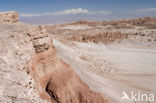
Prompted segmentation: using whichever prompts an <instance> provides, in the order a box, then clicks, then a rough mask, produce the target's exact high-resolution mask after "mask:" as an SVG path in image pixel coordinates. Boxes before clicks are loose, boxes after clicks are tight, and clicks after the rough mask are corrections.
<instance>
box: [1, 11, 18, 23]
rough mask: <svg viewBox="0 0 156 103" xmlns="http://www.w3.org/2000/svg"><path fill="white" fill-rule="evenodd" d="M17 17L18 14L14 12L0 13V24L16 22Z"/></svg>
mask: <svg viewBox="0 0 156 103" xmlns="http://www.w3.org/2000/svg"><path fill="white" fill-rule="evenodd" d="M18 20H19V16H18V13H17V12H15V11H12V12H2V13H0V23H4V22H11V23H13V22H18Z"/></svg>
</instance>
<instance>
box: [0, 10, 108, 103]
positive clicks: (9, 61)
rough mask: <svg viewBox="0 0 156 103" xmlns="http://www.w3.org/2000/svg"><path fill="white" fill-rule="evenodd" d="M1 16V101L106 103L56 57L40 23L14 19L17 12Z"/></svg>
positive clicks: (16, 17)
mask: <svg viewBox="0 0 156 103" xmlns="http://www.w3.org/2000/svg"><path fill="white" fill-rule="evenodd" d="M5 16H6V19H4V18H3V17H5ZM7 16H9V17H8V18H7ZM0 18H3V19H0V20H1V22H3V23H1V24H0V39H1V41H0V44H1V45H0V84H1V85H0V102H3V103H4V102H7V103H10V102H16V103H21V102H22V103H47V101H49V102H52V103H107V101H106V100H105V98H104V96H103V95H102V94H99V93H95V92H93V91H91V90H90V89H89V87H88V86H87V85H86V84H85V83H84V82H83V81H82V80H81V79H80V77H79V76H78V75H77V74H76V73H75V72H74V71H73V69H72V68H71V67H70V66H69V65H68V64H67V63H65V62H64V61H62V60H61V59H59V58H58V57H57V53H56V50H55V47H54V46H53V44H52V40H51V38H50V37H49V35H48V33H47V32H46V31H45V30H44V29H43V28H42V26H30V25H26V24H23V23H20V22H17V21H18V16H17V13H16V12H14V13H10V12H9V13H4V14H3V13H0ZM6 22H7V23H6ZM8 22H9V23H8ZM13 22H15V23H13ZM32 77H33V78H32ZM37 93H38V94H39V96H40V97H41V98H42V99H41V98H39V97H38V95H37ZM46 100H47V101H46Z"/></svg>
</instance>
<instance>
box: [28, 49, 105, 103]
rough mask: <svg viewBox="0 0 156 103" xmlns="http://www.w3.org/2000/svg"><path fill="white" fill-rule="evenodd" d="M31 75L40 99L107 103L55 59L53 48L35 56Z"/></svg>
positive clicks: (55, 101)
mask: <svg viewBox="0 0 156 103" xmlns="http://www.w3.org/2000/svg"><path fill="white" fill-rule="evenodd" d="M31 75H32V76H33V77H34V79H35V80H36V83H37V90H38V92H39V94H40V96H41V98H43V99H47V100H48V101H51V102H52V103H108V102H107V101H106V100H105V99H104V97H103V96H102V95H101V94H99V93H95V92H93V91H91V90H90V89H89V87H88V86H87V85H86V84H85V83H83V81H82V80H81V79H80V78H79V76H78V75H77V74H75V72H74V71H73V69H72V68H71V67H70V66H69V65H68V64H67V63H65V62H63V61H62V60H61V59H59V58H58V57H57V55H56V50H55V48H54V47H53V46H51V47H50V48H49V49H48V50H45V51H44V52H41V53H37V54H36V55H35V57H34V61H33V67H32V70H31Z"/></svg>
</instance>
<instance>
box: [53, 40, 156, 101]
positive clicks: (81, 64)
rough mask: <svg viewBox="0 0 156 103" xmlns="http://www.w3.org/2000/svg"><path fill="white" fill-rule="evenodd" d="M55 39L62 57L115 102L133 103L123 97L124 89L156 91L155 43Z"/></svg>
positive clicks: (126, 90) (91, 85) (94, 87)
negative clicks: (110, 42)
mask: <svg viewBox="0 0 156 103" xmlns="http://www.w3.org/2000/svg"><path fill="white" fill-rule="evenodd" d="M53 42H54V45H55V46H56V48H57V53H58V55H59V57H60V58H62V59H63V60H64V61H66V62H67V63H68V64H70V65H71V66H72V68H73V69H74V70H75V71H76V73H77V74H79V75H80V77H81V78H82V80H83V81H84V82H85V83H87V84H88V85H89V86H90V88H91V89H92V90H94V91H97V92H101V93H103V94H104V95H105V96H107V98H108V99H110V100H112V101H113V102H114V103H130V102H128V101H126V100H124V101H122V100H121V98H122V96H123V94H122V92H123V91H125V92H126V93H127V94H130V93H131V91H134V92H136V93H138V92H141V93H152V94H156V82H155V81H156V62H155V61H156V46H154V44H153V45H148V44H141V45H140V44H136V43H134V44H133V43H129V42H124V41H123V42H122V43H113V44H110V45H107V46H106V45H104V44H95V43H79V42H73V43H72V42H60V41H58V40H54V41H53ZM131 103H135V102H131ZM137 103H144V102H137ZM145 103H146V102H145ZM148 103H149V102H148ZM151 103H152V102H151ZM153 103H154V102H153Z"/></svg>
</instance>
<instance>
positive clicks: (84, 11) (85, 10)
mask: <svg viewBox="0 0 156 103" xmlns="http://www.w3.org/2000/svg"><path fill="white" fill-rule="evenodd" d="M80 13H84V14H85V13H89V11H88V10H87V9H81V8H78V9H67V10H63V11H59V12H55V13H54V15H69V14H80Z"/></svg>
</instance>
